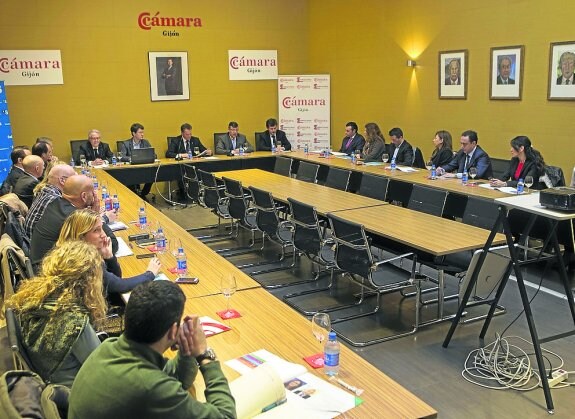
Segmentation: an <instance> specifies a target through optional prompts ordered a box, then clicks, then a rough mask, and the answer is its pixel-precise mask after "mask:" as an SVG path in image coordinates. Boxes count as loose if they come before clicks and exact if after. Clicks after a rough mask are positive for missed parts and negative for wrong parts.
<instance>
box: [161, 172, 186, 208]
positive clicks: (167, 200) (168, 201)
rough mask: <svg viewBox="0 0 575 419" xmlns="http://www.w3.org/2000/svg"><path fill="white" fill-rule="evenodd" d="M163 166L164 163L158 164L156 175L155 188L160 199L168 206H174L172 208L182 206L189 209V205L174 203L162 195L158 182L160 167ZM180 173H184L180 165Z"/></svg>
mask: <svg viewBox="0 0 575 419" xmlns="http://www.w3.org/2000/svg"><path fill="white" fill-rule="evenodd" d="M161 166H162V163H161V162H158V167H157V169H156V174H155V175H154V187H155V188H156V192H157V194H158V195H160V197H161V198H162V199H163V200H164V201H165V202H167V203H168V204H170V205H172V206H174V207H175V206H177V205H180V206H182V207H184V208H187V206H188V205H187V204H186V203H181V202H177V201H173V200H172V199H168V198H166V197H165V196H164V195H162V193H161V192H160V188H159V187H158V183H157V182H158V174H159V172H160V167H161ZM180 173H182V168H181V165H180ZM182 176H183V174H182Z"/></svg>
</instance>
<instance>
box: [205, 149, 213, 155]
mask: <svg viewBox="0 0 575 419" xmlns="http://www.w3.org/2000/svg"><path fill="white" fill-rule="evenodd" d="M211 155H212V150H210V149H209V148H208V149H207V150H206V156H211Z"/></svg>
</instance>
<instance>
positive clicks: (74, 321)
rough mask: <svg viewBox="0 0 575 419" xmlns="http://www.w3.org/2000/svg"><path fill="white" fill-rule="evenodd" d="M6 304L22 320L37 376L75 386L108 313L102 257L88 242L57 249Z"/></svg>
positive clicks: (98, 342) (94, 346)
mask: <svg viewBox="0 0 575 419" xmlns="http://www.w3.org/2000/svg"><path fill="white" fill-rule="evenodd" d="M7 305H8V306H9V307H12V308H13V309H14V311H15V312H16V314H17V315H18V319H19V321H20V326H21V329H22V341H23V344H24V347H25V348H26V352H27V353H28V356H29V357H30V360H31V362H32V364H33V369H34V371H35V372H37V373H38V374H39V375H40V376H41V377H42V379H43V380H44V381H46V382H50V383H53V384H62V385H65V386H68V387H71V386H72V382H73V381H74V378H75V377H76V374H77V373H78V370H79V369H80V366H81V365H82V363H83V362H84V361H85V360H86V358H88V355H90V354H91V353H92V351H93V350H94V349H96V348H97V347H98V345H99V344H100V340H99V339H98V336H97V335H96V332H95V330H98V326H99V323H100V321H102V320H103V318H104V316H105V314H106V301H105V300H104V294H103V292H102V258H101V257H100V255H99V254H98V251H97V250H96V248H95V247H94V246H92V245H90V244H88V243H84V242H78V241H69V242H67V243H65V244H63V245H62V246H60V247H56V248H54V250H52V251H51V252H50V253H49V254H48V255H47V256H46V258H45V259H44V261H43V262H42V269H41V273H40V275H39V276H38V277H36V278H32V279H29V280H27V281H23V282H22V283H21V285H20V288H19V289H18V292H17V293H16V294H14V295H13V296H12V297H11V298H10V299H9V300H8V301H7Z"/></svg>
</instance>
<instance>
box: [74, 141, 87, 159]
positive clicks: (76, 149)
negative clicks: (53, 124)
mask: <svg viewBox="0 0 575 419" xmlns="http://www.w3.org/2000/svg"><path fill="white" fill-rule="evenodd" d="M86 141H88V140H70V153H71V155H72V157H73V158H74V161H75V162H76V164H79V163H80V146H81V145H82V144H85V143H86Z"/></svg>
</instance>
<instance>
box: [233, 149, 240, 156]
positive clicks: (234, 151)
mask: <svg viewBox="0 0 575 419" xmlns="http://www.w3.org/2000/svg"><path fill="white" fill-rule="evenodd" d="M232 154H233V155H234V156H235V155H237V154H240V150H238V149H237V148H234V149H233V150H232Z"/></svg>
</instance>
